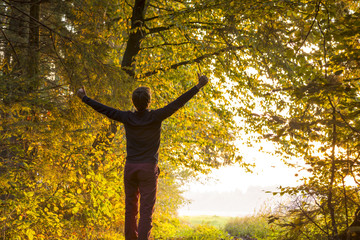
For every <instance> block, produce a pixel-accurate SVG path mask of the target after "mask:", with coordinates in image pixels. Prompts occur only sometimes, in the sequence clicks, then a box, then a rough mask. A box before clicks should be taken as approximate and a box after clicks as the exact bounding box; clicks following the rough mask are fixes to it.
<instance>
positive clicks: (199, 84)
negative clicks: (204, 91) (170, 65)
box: [196, 73, 209, 89]
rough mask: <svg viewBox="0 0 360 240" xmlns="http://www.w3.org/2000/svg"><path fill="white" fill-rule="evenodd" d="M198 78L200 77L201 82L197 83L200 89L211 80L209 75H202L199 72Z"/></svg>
mask: <svg viewBox="0 0 360 240" xmlns="http://www.w3.org/2000/svg"><path fill="white" fill-rule="evenodd" d="M198 78H199V83H198V84H197V85H196V87H197V88H198V89H200V88H202V87H203V86H205V85H206V84H207V83H208V82H209V79H208V78H207V76H205V75H201V74H200V73H198Z"/></svg>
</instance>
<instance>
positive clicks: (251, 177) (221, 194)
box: [178, 143, 301, 216]
mask: <svg viewBox="0 0 360 240" xmlns="http://www.w3.org/2000/svg"><path fill="white" fill-rule="evenodd" d="M263 147H264V148H265V150H267V151H271V150H273V149H274V147H273V146H272V145H271V144H270V143H267V144H264V145H263ZM240 151H241V152H242V154H243V156H244V161H246V162H250V163H255V164H256V167H254V168H253V172H252V173H250V172H246V171H245V170H244V169H243V168H241V167H240V166H236V165H235V166H226V167H222V168H220V169H217V170H213V172H212V173H211V174H210V176H202V177H201V178H200V179H201V180H200V181H197V182H191V183H189V184H188V185H186V186H184V190H185V192H184V197H185V198H186V199H188V200H190V201H191V203H190V204H187V205H185V206H184V207H182V208H181V209H180V210H179V211H178V213H179V215H182V216H189V215H218V216H244V215H252V214H253V213H255V212H257V211H260V209H261V208H263V207H264V205H266V204H267V205H268V204H271V203H275V202H277V200H278V199H277V200H276V201H275V202H274V197H273V195H272V194H269V193H266V191H276V190H277V187H278V186H280V185H281V186H296V185H298V184H299V182H298V180H299V176H301V174H299V173H298V172H297V170H296V169H293V168H289V167H287V166H286V165H285V164H284V163H283V162H282V161H281V159H280V158H279V157H276V156H272V155H270V154H267V153H264V152H260V151H259V150H257V149H256V148H249V147H244V146H243V147H241V150H240ZM296 175H298V176H296ZM209 178H210V179H209Z"/></svg>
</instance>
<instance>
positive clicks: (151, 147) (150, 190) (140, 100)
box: [77, 74, 208, 240]
mask: <svg viewBox="0 0 360 240" xmlns="http://www.w3.org/2000/svg"><path fill="white" fill-rule="evenodd" d="M198 80H199V82H198V84H197V85H196V86H194V87H193V88H191V89H190V90H188V91H187V92H185V93H184V94H183V95H181V96H180V97H178V98H177V99H176V100H175V101H173V102H171V103H170V104H168V105H167V106H165V107H163V108H159V109H157V110H149V109H148V108H149V105H150V102H151V92H150V89H149V88H148V87H139V88H137V89H135V91H134V92H133V94H132V102H133V104H134V106H135V108H136V111H135V112H131V111H121V110H117V109H114V108H111V107H108V106H105V105H103V104H101V103H99V102H96V101H95V100H92V99H91V98H89V97H87V96H86V93H85V89H84V88H80V89H79V90H78V91H77V96H78V97H79V98H80V99H81V100H82V101H83V102H84V103H86V104H87V105H89V106H90V107H92V108H93V109H94V110H96V111H98V112H99V113H102V114H104V115H106V116H107V117H109V118H111V119H113V120H116V121H119V122H121V123H123V124H124V126H125V133H126V152H127V157H126V163H125V169H124V184H125V239H126V240H146V239H149V236H150V231H151V228H152V214H153V212H154V205H155V200H156V191H157V180H158V176H159V173H160V170H159V168H158V166H157V162H158V158H159V147H160V132H161V123H162V121H164V120H165V119H166V118H168V117H170V116H171V115H172V114H173V113H175V112H176V111H177V110H178V109H180V108H181V107H182V106H184V105H185V103H186V102H188V101H189V100H190V99H191V98H192V97H193V96H194V95H195V94H196V93H198V92H199V90H200V89H201V88H202V87H203V86H205V85H206V84H207V83H208V78H207V77H206V76H204V75H200V74H198ZM139 194H140V220H139V224H137V213H138V199H139Z"/></svg>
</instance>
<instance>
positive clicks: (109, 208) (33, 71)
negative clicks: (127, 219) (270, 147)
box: [0, 0, 240, 239]
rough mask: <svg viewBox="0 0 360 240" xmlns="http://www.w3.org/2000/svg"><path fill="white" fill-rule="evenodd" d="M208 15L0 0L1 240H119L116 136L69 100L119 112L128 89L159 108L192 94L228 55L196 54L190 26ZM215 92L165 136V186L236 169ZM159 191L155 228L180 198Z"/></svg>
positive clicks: (119, 148)
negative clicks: (141, 91) (81, 90)
mask: <svg viewBox="0 0 360 240" xmlns="http://www.w3.org/2000/svg"><path fill="white" fill-rule="evenodd" d="M211 7H212V5H211V4H210V3H207V4H206V5H203V4H202V3H201V4H200V3H196V2H194V3H191V2H184V3H179V2H170V3H169V2H166V1H164V2H160V1H157V2H155V3H153V2H152V1H132V2H127V1H120V2H119V1H106V2H103V1H90V0H83V1H52V0H47V1H32V0H31V1H28V2H21V3H20V2H18V1H10V0H9V1H7V0H3V1H1V9H0V10H1V14H0V15H1V31H2V37H1V39H0V42H1V54H0V56H1V60H2V63H3V64H2V69H1V75H0V77H1V82H2V84H1V105H0V109H1V119H2V125H1V132H2V133H1V135H2V138H1V144H0V145H1V161H0V162H1V175H0V179H1V196H0V197H1V200H2V202H1V210H2V211H1V212H2V214H1V219H0V221H1V226H2V227H1V229H2V230H1V231H2V232H1V236H2V237H3V238H5V239H7V238H29V239H33V238H34V237H36V238H39V239H47V238H75V239H83V238H95V237H96V238H104V239H105V238H106V239H109V238H113V239H114V238H116V239H119V238H121V231H122V224H123V208H124V206H123V190H122V177H121V176H122V175H121V172H122V171H121V170H122V168H123V164H124V149H125V148H124V147H125V146H124V137H123V130H122V128H119V127H118V126H116V125H115V124H114V123H113V122H110V121H109V120H107V119H104V118H102V117H100V116H98V115H97V114H96V113H93V112H91V111H90V110H89V109H86V108H84V107H83V105H81V103H79V102H78V101H77V100H76V99H74V96H73V92H74V90H75V89H76V88H78V87H80V86H81V85H86V87H87V89H88V91H89V94H90V95H91V96H94V97H95V98H96V99H98V100H100V101H102V102H105V103H106V104H109V105H112V106H114V107H119V108H121V109H126V108H129V107H130V106H131V104H130V102H129V97H128V96H129V94H130V92H131V90H132V89H133V88H134V87H136V86H137V85H139V84H147V85H149V86H151V87H152V88H154V89H156V90H157V92H156V94H155V95H154V102H153V106H154V107H158V106H162V105H164V104H166V103H167V102H168V101H170V100H171V99H173V98H174V97H175V96H177V95H178V94H179V93H180V92H183V91H184V90H185V89H187V88H189V87H190V86H192V85H193V84H194V83H195V81H196V77H195V72H196V70H198V68H199V67H200V68H202V69H203V71H204V72H205V73H206V72H207V73H209V74H210V73H211V72H210V71H209V68H208V67H205V66H206V65H207V64H210V63H211V62H212V60H211V59H213V58H214V57H215V56H219V55H220V54H222V53H225V52H226V51H228V50H230V49H232V48H235V47H233V46H231V47H229V46H227V47H223V48H217V46H216V45H214V46H213V47H211V48H209V49H207V48H208V47H206V46H202V45H201V44H202V41H201V40H200V38H201V36H202V35H203V34H204V33H203V32H202V31H201V30H202V26H201V25H199V24H198V23H197V22H201V21H200V19H201V18H202V17H203V16H206V13H207V12H211ZM203 12H204V13H203ZM169 14H173V15H174V17H172V16H170V15H169ZM190 17H191V18H192V19H193V20H194V23H190V25H188V24H189V23H188V22H187V19H189V18H190ZM218 18H220V17H218V16H217V17H216V18H214V20H215V19H218ZM169 19H170V20H171V19H173V20H171V21H170V22H169V21H168V20H169ZM197 20H198V21H197ZM206 20H207V21H209V22H210V21H213V19H211V18H210V19H206ZM144 23H146V24H144ZM209 25H212V24H211V23H209ZM190 28H192V29H190ZM194 29H198V30H196V31H194ZM174 37H176V38H174ZM172 40H177V41H172ZM224 46H225V44H224ZM200 47H202V48H203V50H201V51H199V52H198V53H197V54H196V55H195V56H193V55H190V54H186V53H189V52H192V51H193V50H194V49H199V48H200ZM205 50H206V51H205ZM161 56H162V57H161ZM201 61H203V62H201ZM222 84H225V82H223V83H222ZM220 88H221V84H219V88H218V89H216V88H214V89H211V91H208V92H204V93H203V94H200V96H198V98H200V99H204V100H205V101H201V100H200V99H198V100H197V102H203V103H201V104H198V103H195V102H193V103H190V104H189V106H188V107H187V108H186V109H183V110H182V111H180V112H179V113H178V115H177V118H173V119H172V120H170V121H168V122H167V123H166V124H165V125H164V128H165V130H166V131H164V133H165V134H164V136H163V137H164V139H165V141H164V143H163V146H162V152H163V155H162V157H163V160H162V163H161V164H162V166H161V167H162V173H163V175H162V176H163V177H162V179H161V182H163V183H164V184H165V185H171V186H178V181H185V180H186V179H187V178H189V177H190V176H194V175H195V174H196V173H197V172H208V171H209V170H211V168H212V167H218V166H220V165H222V164H229V163H232V162H234V161H239V160H240V159H239V158H236V155H235V150H236V147H235V146H234V144H233V140H234V138H235V125H234V122H233V121H230V120H231V115H230V114H229V109H227V107H226V106H225V103H226V102H227V101H226V98H225V97H223V96H222V95H221V94H220V91H219V89H220ZM208 94H209V95H210V96H211V97H212V99H213V100H209V97H207V95H208ZM119 100H120V101H119ZM190 120H191V122H190ZM171 135H172V136H171ZM184 139H185V140H184ZM200 140H201V141H200ZM205 140H206V141H205ZM180 142H181V144H180ZM175 177H176V179H175ZM160 187H161V188H162V189H164V190H163V191H161V193H160V194H159V203H158V205H159V206H160V207H159V212H158V213H157V216H158V219H159V220H160V221H158V223H159V224H160V225H159V227H161V223H162V221H161V219H165V217H166V216H169V215H165V212H168V213H174V212H175V210H176V206H179V204H180V203H181V202H182V200H181V197H180V190H179V189H178V188H174V189H172V190H171V188H169V187H167V188H166V187H165V186H164V187H163V185H161V186H160ZM170 190H171V191H172V192H171V193H167V191H170ZM169 194H171V195H172V196H176V198H173V199H169V198H168V196H169ZM162 196H164V197H162Z"/></svg>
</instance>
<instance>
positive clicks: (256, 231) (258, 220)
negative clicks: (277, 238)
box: [225, 216, 272, 240]
mask: <svg viewBox="0 0 360 240" xmlns="http://www.w3.org/2000/svg"><path fill="white" fill-rule="evenodd" d="M225 231H226V232H228V233H229V234H230V235H231V236H234V237H242V238H255V239H258V240H260V239H269V237H270V235H271V234H272V230H271V228H270V227H269V225H268V223H267V219H266V217H264V216H247V217H237V218H233V219H230V220H229V221H228V223H227V224H226V225H225Z"/></svg>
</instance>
